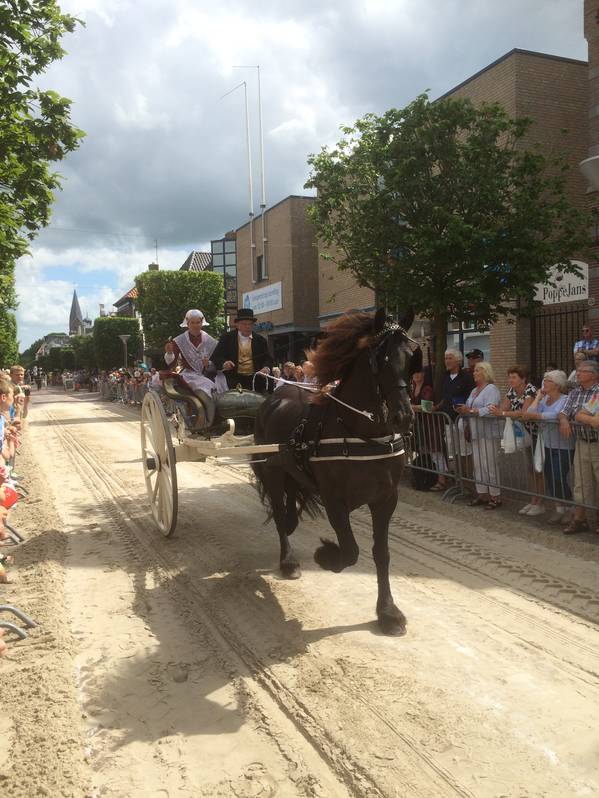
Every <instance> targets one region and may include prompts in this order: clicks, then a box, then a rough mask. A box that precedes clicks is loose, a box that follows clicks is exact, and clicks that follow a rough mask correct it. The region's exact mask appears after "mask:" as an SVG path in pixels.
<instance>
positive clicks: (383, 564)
mask: <svg viewBox="0 0 599 798" xmlns="http://www.w3.org/2000/svg"><path fill="white" fill-rule="evenodd" d="M396 505H397V494H395V495H394V496H391V497H390V498H389V499H387V500H386V501H381V502H377V503H376V504H370V505H368V506H369V507H370V513H371V515H372V530H373V535H374V545H373V547H372V556H373V557H374V564H375V566H376V578H377V583H378V599H377V602H376V616H377V618H378V620H379V626H380V627H381V630H382V631H383V632H384V633H385V634H387V635H402V634H404V633H405V631H406V623H407V621H406V617H405V615H404V614H403V612H402V611H401V610H400V609H399V608H398V607H396V605H395V602H394V601H393V596H392V595H391V585H390V584H389V521H390V519H391V516H392V515H393V511H394V510H395V507H396Z"/></svg>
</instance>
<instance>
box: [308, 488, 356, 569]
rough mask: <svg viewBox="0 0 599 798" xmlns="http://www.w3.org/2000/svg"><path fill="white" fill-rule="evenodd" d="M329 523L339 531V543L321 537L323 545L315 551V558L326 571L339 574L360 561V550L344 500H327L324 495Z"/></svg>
mask: <svg viewBox="0 0 599 798" xmlns="http://www.w3.org/2000/svg"><path fill="white" fill-rule="evenodd" d="M323 503H324V508H325V510H326V513H327V517H328V519H329V523H330V524H331V526H332V527H333V529H334V530H335V532H336V533H337V541H338V543H339V545H337V543H333V541H332V540H327V539H326V538H321V539H320V540H321V543H322V546H319V547H318V548H317V549H316V551H315V552H314V559H315V561H316V562H317V563H318V565H320V567H321V568H324V569H325V570H326V571H334V572H335V573H336V574H338V573H339V572H340V571H342V570H343V569H344V568H347V567H348V566H349V565H355V564H356V563H357V561H358V554H359V553H360V550H359V548H358V544H357V543H356V539H355V537H354V533H353V532H352V528H351V525H350V523H349V511H348V509H347V505H346V504H345V503H344V502H343V501H327V500H326V499H325V498H324V497H323Z"/></svg>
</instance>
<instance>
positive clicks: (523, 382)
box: [491, 365, 544, 516]
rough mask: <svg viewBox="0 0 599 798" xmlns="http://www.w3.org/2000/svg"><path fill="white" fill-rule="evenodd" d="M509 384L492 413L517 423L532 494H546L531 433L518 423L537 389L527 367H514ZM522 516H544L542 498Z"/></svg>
mask: <svg viewBox="0 0 599 798" xmlns="http://www.w3.org/2000/svg"><path fill="white" fill-rule="evenodd" d="M507 378H508V383H509V385H510V387H509V390H508V392H507V394H506V395H505V399H504V400H503V402H502V404H501V407H492V408H491V413H492V414H493V415H494V416H504V417H505V418H511V419H513V420H514V421H515V422H516V423H515V426H514V434H515V436H516V438H517V439H519V440H520V444H521V450H522V449H526V450H527V451H526V459H527V462H526V469H527V471H528V475H527V479H528V480H529V481H531V482H532V485H531V487H532V492H533V493H537V494H539V493H540V494H542V493H544V484H543V482H542V476H540V475H537V473H536V471H535V470H534V467H533V458H532V453H533V446H534V441H533V439H532V437H531V435H530V433H529V432H528V431H527V430H526V429H525V427H524V425H523V424H521V423H519V422H518V419H520V418H521V417H522V413H523V412H526V411H527V410H528V409H529V407H530V406H531V404H532V403H533V401H534V399H535V397H536V395H537V389H536V388H535V386H534V385H533V384H532V382H529V381H528V370H527V369H526V367H525V366H519V365H516V366H512V367H511V368H509V369H508V372H507ZM518 512H519V513H520V515H533V516H535V515H542V514H543V512H544V510H543V505H542V502H541V499H540V497H539V496H538V495H537V496H533V497H532V498H531V500H530V502H528V503H527V504H525V505H524V507H522V508H521V509H520V510H519V511H518Z"/></svg>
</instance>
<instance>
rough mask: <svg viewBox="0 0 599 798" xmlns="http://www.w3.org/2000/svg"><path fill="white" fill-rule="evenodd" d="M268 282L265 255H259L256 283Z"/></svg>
mask: <svg viewBox="0 0 599 798" xmlns="http://www.w3.org/2000/svg"><path fill="white" fill-rule="evenodd" d="M260 280H266V272H265V270H264V255H258V257H257V258H256V282H258V283H259V282H260Z"/></svg>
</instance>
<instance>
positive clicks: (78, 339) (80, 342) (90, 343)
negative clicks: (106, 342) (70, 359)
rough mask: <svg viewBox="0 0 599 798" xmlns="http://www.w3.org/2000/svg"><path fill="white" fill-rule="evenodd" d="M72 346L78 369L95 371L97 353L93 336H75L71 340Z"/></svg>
mask: <svg viewBox="0 0 599 798" xmlns="http://www.w3.org/2000/svg"><path fill="white" fill-rule="evenodd" d="M71 346H72V347H73V351H74V353H75V366H74V367H75V368H76V369H88V370H91V369H94V368H95V367H96V353H95V350H94V339H93V336H91V335H75V336H73V337H72V338H71Z"/></svg>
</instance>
